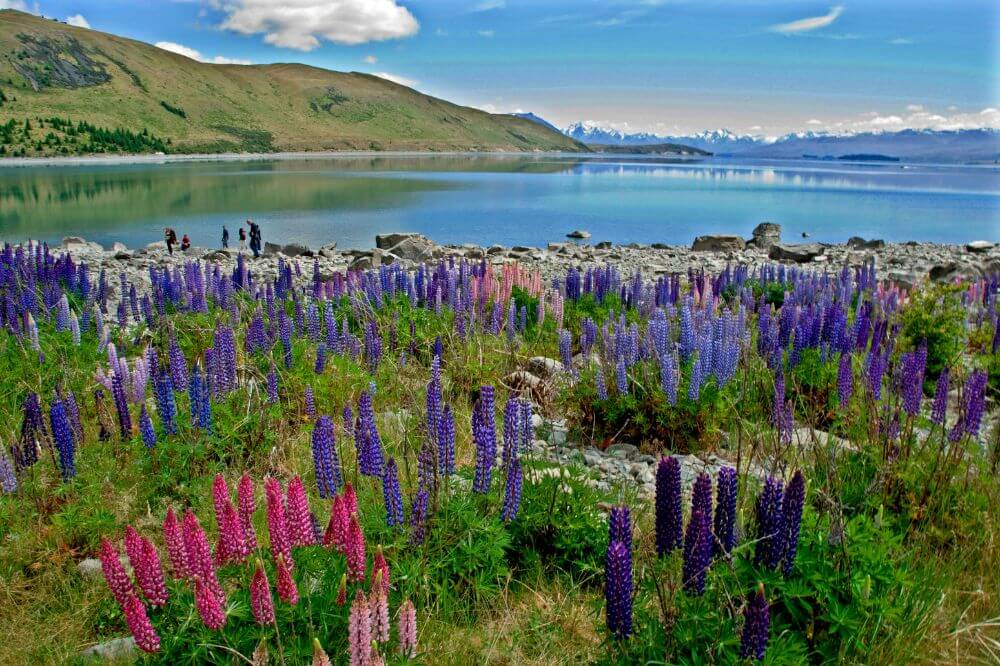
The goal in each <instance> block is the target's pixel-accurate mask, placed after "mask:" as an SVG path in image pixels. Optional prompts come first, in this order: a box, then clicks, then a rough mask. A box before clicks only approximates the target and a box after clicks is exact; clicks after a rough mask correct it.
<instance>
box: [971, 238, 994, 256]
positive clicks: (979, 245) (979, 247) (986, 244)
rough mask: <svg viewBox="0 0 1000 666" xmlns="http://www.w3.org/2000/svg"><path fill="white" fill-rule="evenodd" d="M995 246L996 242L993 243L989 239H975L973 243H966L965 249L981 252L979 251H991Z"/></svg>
mask: <svg viewBox="0 0 1000 666" xmlns="http://www.w3.org/2000/svg"><path fill="white" fill-rule="evenodd" d="M995 247H996V243H991V242H990V241H987V240H974V241H972V242H971V243H966V245H965V250H966V252H974V253H979V252H989V251H990V250H992V249H993V248H995Z"/></svg>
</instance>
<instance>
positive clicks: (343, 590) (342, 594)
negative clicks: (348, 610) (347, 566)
mask: <svg viewBox="0 0 1000 666" xmlns="http://www.w3.org/2000/svg"><path fill="white" fill-rule="evenodd" d="M336 601H337V605H338V606H343V605H344V604H345V603H347V574H346V573H344V574H342V575H341V576H340V586H339V587H338V588H337V600H336Z"/></svg>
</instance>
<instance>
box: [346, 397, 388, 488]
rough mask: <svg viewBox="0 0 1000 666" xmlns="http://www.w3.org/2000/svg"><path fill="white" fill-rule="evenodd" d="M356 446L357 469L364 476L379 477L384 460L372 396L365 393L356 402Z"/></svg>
mask: <svg viewBox="0 0 1000 666" xmlns="http://www.w3.org/2000/svg"><path fill="white" fill-rule="evenodd" d="M354 439H355V442H356V444H357V446H358V469H359V471H360V472H361V473H362V474H364V475H365V476H381V474H382V467H383V465H384V464H385V460H384V458H383V454H382V440H381V438H380V437H379V434H378V427H377V426H376V425H375V410H374V408H373V407H372V394H371V393H370V392H368V391H365V392H364V393H362V394H361V398H360V399H359V400H358V428H357V431H356V432H355V433H354Z"/></svg>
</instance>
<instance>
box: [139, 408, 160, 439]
mask: <svg viewBox="0 0 1000 666" xmlns="http://www.w3.org/2000/svg"><path fill="white" fill-rule="evenodd" d="M139 434H140V435H142V443H143V444H144V445H145V446H146V448H147V449H152V448H154V447H155V446H156V430H154V429H153V419H151V418H149V412H148V411H147V410H146V405H143V406H142V409H141V410H140V411H139Z"/></svg>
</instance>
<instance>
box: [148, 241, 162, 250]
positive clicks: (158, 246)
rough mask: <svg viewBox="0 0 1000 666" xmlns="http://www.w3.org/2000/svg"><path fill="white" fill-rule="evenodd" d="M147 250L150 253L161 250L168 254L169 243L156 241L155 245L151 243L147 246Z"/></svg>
mask: <svg viewBox="0 0 1000 666" xmlns="http://www.w3.org/2000/svg"><path fill="white" fill-rule="evenodd" d="M146 249H147V250H150V251H156V250H160V251H163V252H166V250H167V242H166V241H156V242H155V243H150V244H149V245H147V246H146Z"/></svg>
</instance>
